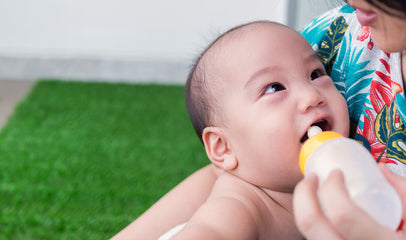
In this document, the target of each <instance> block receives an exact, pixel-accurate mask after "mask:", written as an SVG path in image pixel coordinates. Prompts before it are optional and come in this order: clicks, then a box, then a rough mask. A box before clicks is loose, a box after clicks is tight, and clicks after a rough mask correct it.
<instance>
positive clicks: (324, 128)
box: [300, 119, 331, 143]
mask: <svg viewBox="0 0 406 240" xmlns="http://www.w3.org/2000/svg"><path fill="white" fill-rule="evenodd" d="M312 126H317V127H319V128H321V130H322V131H329V130H331V127H330V125H329V123H328V121H327V120H326V119H323V120H320V121H317V122H315V123H313V124H312V125H310V127H312ZM310 127H309V128H310ZM307 139H309V136H308V135H307V131H306V132H305V134H304V135H303V137H302V138H301V139H300V143H304V142H305V141H306V140H307Z"/></svg>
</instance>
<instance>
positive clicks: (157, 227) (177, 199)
mask: <svg viewBox="0 0 406 240" xmlns="http://www.w3.org/2000/svg"><path fill="white" fill-rule="evenodd" d="M216 171H218V169H216V168H215V167H214V166H213V165H211V164H210V165H208V166H206V167H204V168H202V169H200V170H198V171H196V172H195V173H193V174H192V175H191V176H190V177H188V178H186V180H184V181H182V182H181V183H180V184H179V185H178V186H176V187H175V188H174V189H172V190H171V191H170V192H168V193H167V194H166V195H165V196H163V197H162V198H161V199H160V200H159V201H158V202H156V203H155V204H154V205H153V206H152V207H151V208H149V209H148V210H147V211H146V212H145V213H144V214H142V215H141V216H140V217H139V218H137V219H136V220H135V221H134V222H132V223H131V224H130V225H128V226H127V227H126V228H124V229H123V230H122V231H121V232H119V233H118V234H117V235H116V236H114V237H113V238H112V240H124V239H143V240H148V239H158V238H159V236H161V235H162V234H164V233H165V232H167V231H168V230H169V229H171V228H172V227H174V226H176V225H178V224H180V223H184V222H186V221H188V220H189V219H190V217H191V216H192V215H193V214H194V213H195V211H196V210H197V209H198V208H199V207H200V206H201V205H202V204H203V203H204V202H205V201H206V199H207V197H208V196H209V193H210V191H211V189H212V187H213V184H214V182H215V181H216V179H217V176H218V175H217V174H218V173H217V172H216Z"/></svg>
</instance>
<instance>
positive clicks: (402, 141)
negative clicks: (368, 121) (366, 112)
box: [372, 101, 406, 163]
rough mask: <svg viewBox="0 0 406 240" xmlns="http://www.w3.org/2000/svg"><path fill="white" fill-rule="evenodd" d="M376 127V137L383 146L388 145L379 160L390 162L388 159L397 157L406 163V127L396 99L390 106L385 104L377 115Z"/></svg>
mask: <svg viewBox="0 0 406 240" xmlns="http://www.w3.org/2000/svg"><path fill="white" fill-rule="evenodd" d="M374 127H375V135H376V139H377V140H378V141H379V142H380V143H381V144H382V146H386V148H384V149H383V150H382V152H381V154H380V157H379V158H378V159H377V161H384V162H388V159H396V160H398V161H400V162H403V163H406V158H405V156H406V129H405V127H404V124H403V121H402V120H401V118H400V117H399V114H398V112H397V108H396V104H395V101H392V102H391V103H390V105H389V107H388V106H387V105H384V107H383V108H382V110H381V111H380V112H379V113H378V115H377V116H376V120H375V126H374ZM372 143H373V142H372ZM385 150H386V153H385V152H384V151H385Z"/></svg>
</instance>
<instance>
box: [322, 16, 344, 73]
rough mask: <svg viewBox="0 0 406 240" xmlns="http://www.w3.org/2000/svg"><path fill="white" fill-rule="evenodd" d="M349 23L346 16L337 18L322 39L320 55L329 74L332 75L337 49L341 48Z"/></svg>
mask: <svg viewBox="0 0 406 240" xmlns="http://www.w3.org/2000/svg"><path fill="white" fill-rule="evenodd" d="M347 27H348V25H347V23H346V21H345V18H344V17H338V18H336V19H335V20H334V21H333V22H332V23H331V25H330V27H329V28H328V30H327V32H326V33H325V35H324V36H323V38H322V39H321V44H320V47H319V52H318V54H319V57H320V59H321V61H322V63H323V64H324V66H325V68H326V71H327V74H329V75H331V69H332V67H333V64H334V59H335V58H336V55H337V51H338V49H339V48H340V45H341V41H342V40H343V37H344V34H345V32H346V31H347Z"/></svg>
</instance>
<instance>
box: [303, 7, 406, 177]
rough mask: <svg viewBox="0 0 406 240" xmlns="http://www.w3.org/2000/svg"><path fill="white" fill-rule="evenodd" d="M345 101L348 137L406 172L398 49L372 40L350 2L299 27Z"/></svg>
mask: <svg viewBox="0 0 406 240" xmlns="http://www.w3.org/2000/svg"><path fill="white" fill-rule="evenodd" d="M301 33H302V35H303V36H304V37H305V38H306V39H307V40H308V41H309V42H310V44H311V45H312V47H313V49H314V50H315V51H317V53H318V55H319V56H320V58H321V60H322V62H323V64H324V65H325V67H326V69H327V72H328V73H329V74H330V75H331V77H332V79H333V80H334V82H335V84H336V87H337V88H338V90H339V91H340V92H341V94H343V96H344V97H345V98H346V100H347V104H348V109H349V114H350V120H351V137H353V138H354V139H355V140H357V141H358V142H360V143H361V144H362V145H363V146H365V147H366V148H367V149H368V150H369V151H370V152H371V153H372V155H373V156H374V158H375V159H376V161H377V162H384V163H386V164H387V166H388V167H389V168H390V169H392V170H393V171H394V172H396V173H397V174H399V175H402V176H406V128H405V124H404V123H405V122H406V100H405V94H404V89H403V88H404V86H403V81H402V73H401V60H400V59H401V54H400V53H386V52H384V51H382V50H380V49H379V48H378V47H377V46H376V45H375V44H374V42H373V41H372V40H371V35H370V31H369V28H368V27H364V26H361V25H360V23H359V22H358V19H357V17H356V15H355V10H354V9H353V8H351V7H350V6H349V5H344V6H343V7H341V8H336V9H333V10H331V11H329V12H327V13H325V14H323V15H322V16H320V17H318V18H316V19H315V20H313V21H312V22H311V23H309V24H308V25H307V26H305V27H304V28H303V29H302V30H301Z"/></svg>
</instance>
